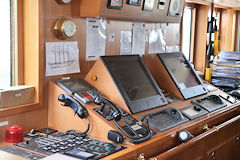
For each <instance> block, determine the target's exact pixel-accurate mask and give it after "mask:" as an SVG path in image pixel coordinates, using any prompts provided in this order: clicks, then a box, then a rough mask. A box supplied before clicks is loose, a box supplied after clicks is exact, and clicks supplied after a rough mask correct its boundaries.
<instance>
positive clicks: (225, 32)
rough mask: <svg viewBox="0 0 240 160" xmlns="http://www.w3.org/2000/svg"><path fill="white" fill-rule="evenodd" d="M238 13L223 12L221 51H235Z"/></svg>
mask: <svg viewBox="0 0 240 160" xmlns="http://www.w3.org/2000/svg"><path fill="white" fill-rule="evenodd" d="M236 17H237V16H236V11H234V10H231V9H226V10H223V12H222V20H221V22H222V24H221V27H222V28H221V35H220V36H221V51H234V47H235V46H234V45H235V32H236V22H237V20H236Z"/></svg>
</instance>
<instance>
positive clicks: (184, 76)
mask: <svg viewBox="0 0 240 160" xmlns="http://www.w3.org/2000/svg"><path fill="white" fill-rule="evenodd" d="M158 57H159V58H160V60H161V61H162V63H163V65H164V66H165V68H166V69H167V71H168V73H169V74H170V76H171V77H172V79H173V80H174V82H175V84H176V85H177V87H178V88H179V89H180V91H181V93H182V94H184V95H183V96H184V97H185V98H187V97H188V98H190V97H194V96H197V95H200V94H204V93H207V89H206V88H205V86H204V85H203V83H202V81H201V79H200V78H199V76H198V75H197V74H196V72H195V70H194V68H193V67H192V66H191V64H190V63H189V61H188V60H187V59H186V58H185V56H184V54H183V53H182V52H175V53H162V54H158ZM189 96H190V97H189Z"/></svg>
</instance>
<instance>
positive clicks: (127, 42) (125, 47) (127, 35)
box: [120, 31, 132, 55]
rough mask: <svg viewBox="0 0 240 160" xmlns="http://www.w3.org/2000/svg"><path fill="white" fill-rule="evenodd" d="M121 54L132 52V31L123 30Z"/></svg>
mask: <svg viewBox="0 0 240 160" xmlns="http://www.w3.org/2000/svg"><path fill="white" fill-rule="evenodd" d="M120 44H121V47H120V54H121V55H129V54H131V52H132V32H130V31H121V40H120Z"/></svg>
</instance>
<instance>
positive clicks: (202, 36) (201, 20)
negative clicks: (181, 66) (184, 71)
mask: <svg viewBox="0 0 240 160" xmlns="http://www.w3.org/2000/svg"><path fill="white" fill-rule="evenodd" d="M208 10H209V6H206V5H198V7H197V14H196V26H195V30H196V31H197V32H195V36H194V37H195V39H194V45H195V46H194V58H193V62H194V66H195V68H196V70H198V71H200V72H202V73H203V74H204V73H205V65H206V41H207V26H208Z"/></svg>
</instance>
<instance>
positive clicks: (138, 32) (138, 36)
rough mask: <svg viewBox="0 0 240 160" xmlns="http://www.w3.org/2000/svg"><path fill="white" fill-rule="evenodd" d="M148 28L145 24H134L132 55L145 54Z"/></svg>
mask: <svg viewBox="0 0 240 160" xmlns="http://www.w3.org/2000/svg"><path fill="white" fill-rule="evenodd" d="M145 43H146V27H145V24H144V23H134V24H133V42H132V54H139V55H144V54H145Z"/></svg>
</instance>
